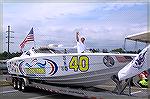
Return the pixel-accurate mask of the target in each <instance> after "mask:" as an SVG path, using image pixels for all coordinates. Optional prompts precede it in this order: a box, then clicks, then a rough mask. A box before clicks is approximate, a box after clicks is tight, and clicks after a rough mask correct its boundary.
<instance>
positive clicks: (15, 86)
mask: <svg viewBox="0 0 150 99" xmlns="http://www.w3.org/2000/svg"><path fill="white" fill-rule="evenodd" d="M12 83H13V88H14V89H16V90H17V89H18V79H17V78H13V80H12Z"/></svg>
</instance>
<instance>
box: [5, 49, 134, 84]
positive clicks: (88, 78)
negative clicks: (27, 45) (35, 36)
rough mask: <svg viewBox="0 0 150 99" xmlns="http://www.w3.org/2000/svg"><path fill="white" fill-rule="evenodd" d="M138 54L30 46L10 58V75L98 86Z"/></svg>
mask: <svg viewBox="0 0 150 99" xmlns="http://www.w3.org/2000/svg"><path fill="white" fill-rule="evenodd" d="M136 55H137V54H114V53H91V52H90V51H87V52H85V53H72V52H71V53H70V52H69V49H66V48H64V49H62V48H61V49H59V48H58V47H56V46H55V47H41V48H38V49H34V48H33V49H30V50H29V51H27V52H25V53H23V54H22V55H21V56H20V57H15V58H12V59H10V60H9V61H7V68H8V72H9V73H10V74H11V75H19V76H23V77H28V78H29V79H31V80H40V81H43V82H46V83H50V84H60V85H73V86H85V87H90V86H96V85H100V84H102V83H105V82H106V81H108V80H110V79H111V76H112V75H116V74H117V73H118V71H119V70H121V69H122V68H123V67H124V66H126V65H127V64H128V63H129V62H131V61H132V59H133V57H135V56H136Z"/></svg>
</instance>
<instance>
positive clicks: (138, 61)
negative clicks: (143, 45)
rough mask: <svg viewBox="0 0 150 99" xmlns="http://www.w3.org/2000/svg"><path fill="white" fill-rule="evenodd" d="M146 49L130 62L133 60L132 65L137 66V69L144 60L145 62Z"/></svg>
mask: <svg viewBox="0 0 150 99" xmlns="http://www.w3.org/2000/svg"><path fill="white" fill-rule="evenodd" d="M146 52H147V51H145V52H144V53H141V54H139V56H138V58H137V59H136V60H133V61H132V62H134V65H133V67H134V68H137V69H141V68H142V66H143V64H144V62H145V54H146Z"/></svg>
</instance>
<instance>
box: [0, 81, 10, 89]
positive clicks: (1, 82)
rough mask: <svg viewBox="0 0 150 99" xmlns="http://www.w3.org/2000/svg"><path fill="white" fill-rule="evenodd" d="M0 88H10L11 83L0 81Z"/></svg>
mask: <svg viewBox="0 0 150 99" xmlns="http://www.w3.org/2000/svg"><path fill="white" fill-rule="evenodd" d="M2 86H11V82H8V81H6V80H4V81H0V87H2Z"/></svg>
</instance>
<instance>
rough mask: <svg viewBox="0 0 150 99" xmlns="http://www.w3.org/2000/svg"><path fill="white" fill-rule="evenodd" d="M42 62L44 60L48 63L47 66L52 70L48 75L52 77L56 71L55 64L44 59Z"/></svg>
mask: <svg viewBox="0 0 150 99" xmlns="http://www.w3.org/2000/svg"><path fill="white" fill-rule="evenodd" d="M44 60H46V61H47V62H48V63H49V65H50V66H51V68H52V69H51V71H50V73H49V74H50V75H51V76H52V75H54V74H55V73H56V72H57V71H58V66H57V64H56V63H55V62H54V61H52V60H49V59H44Z"/></svg>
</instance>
